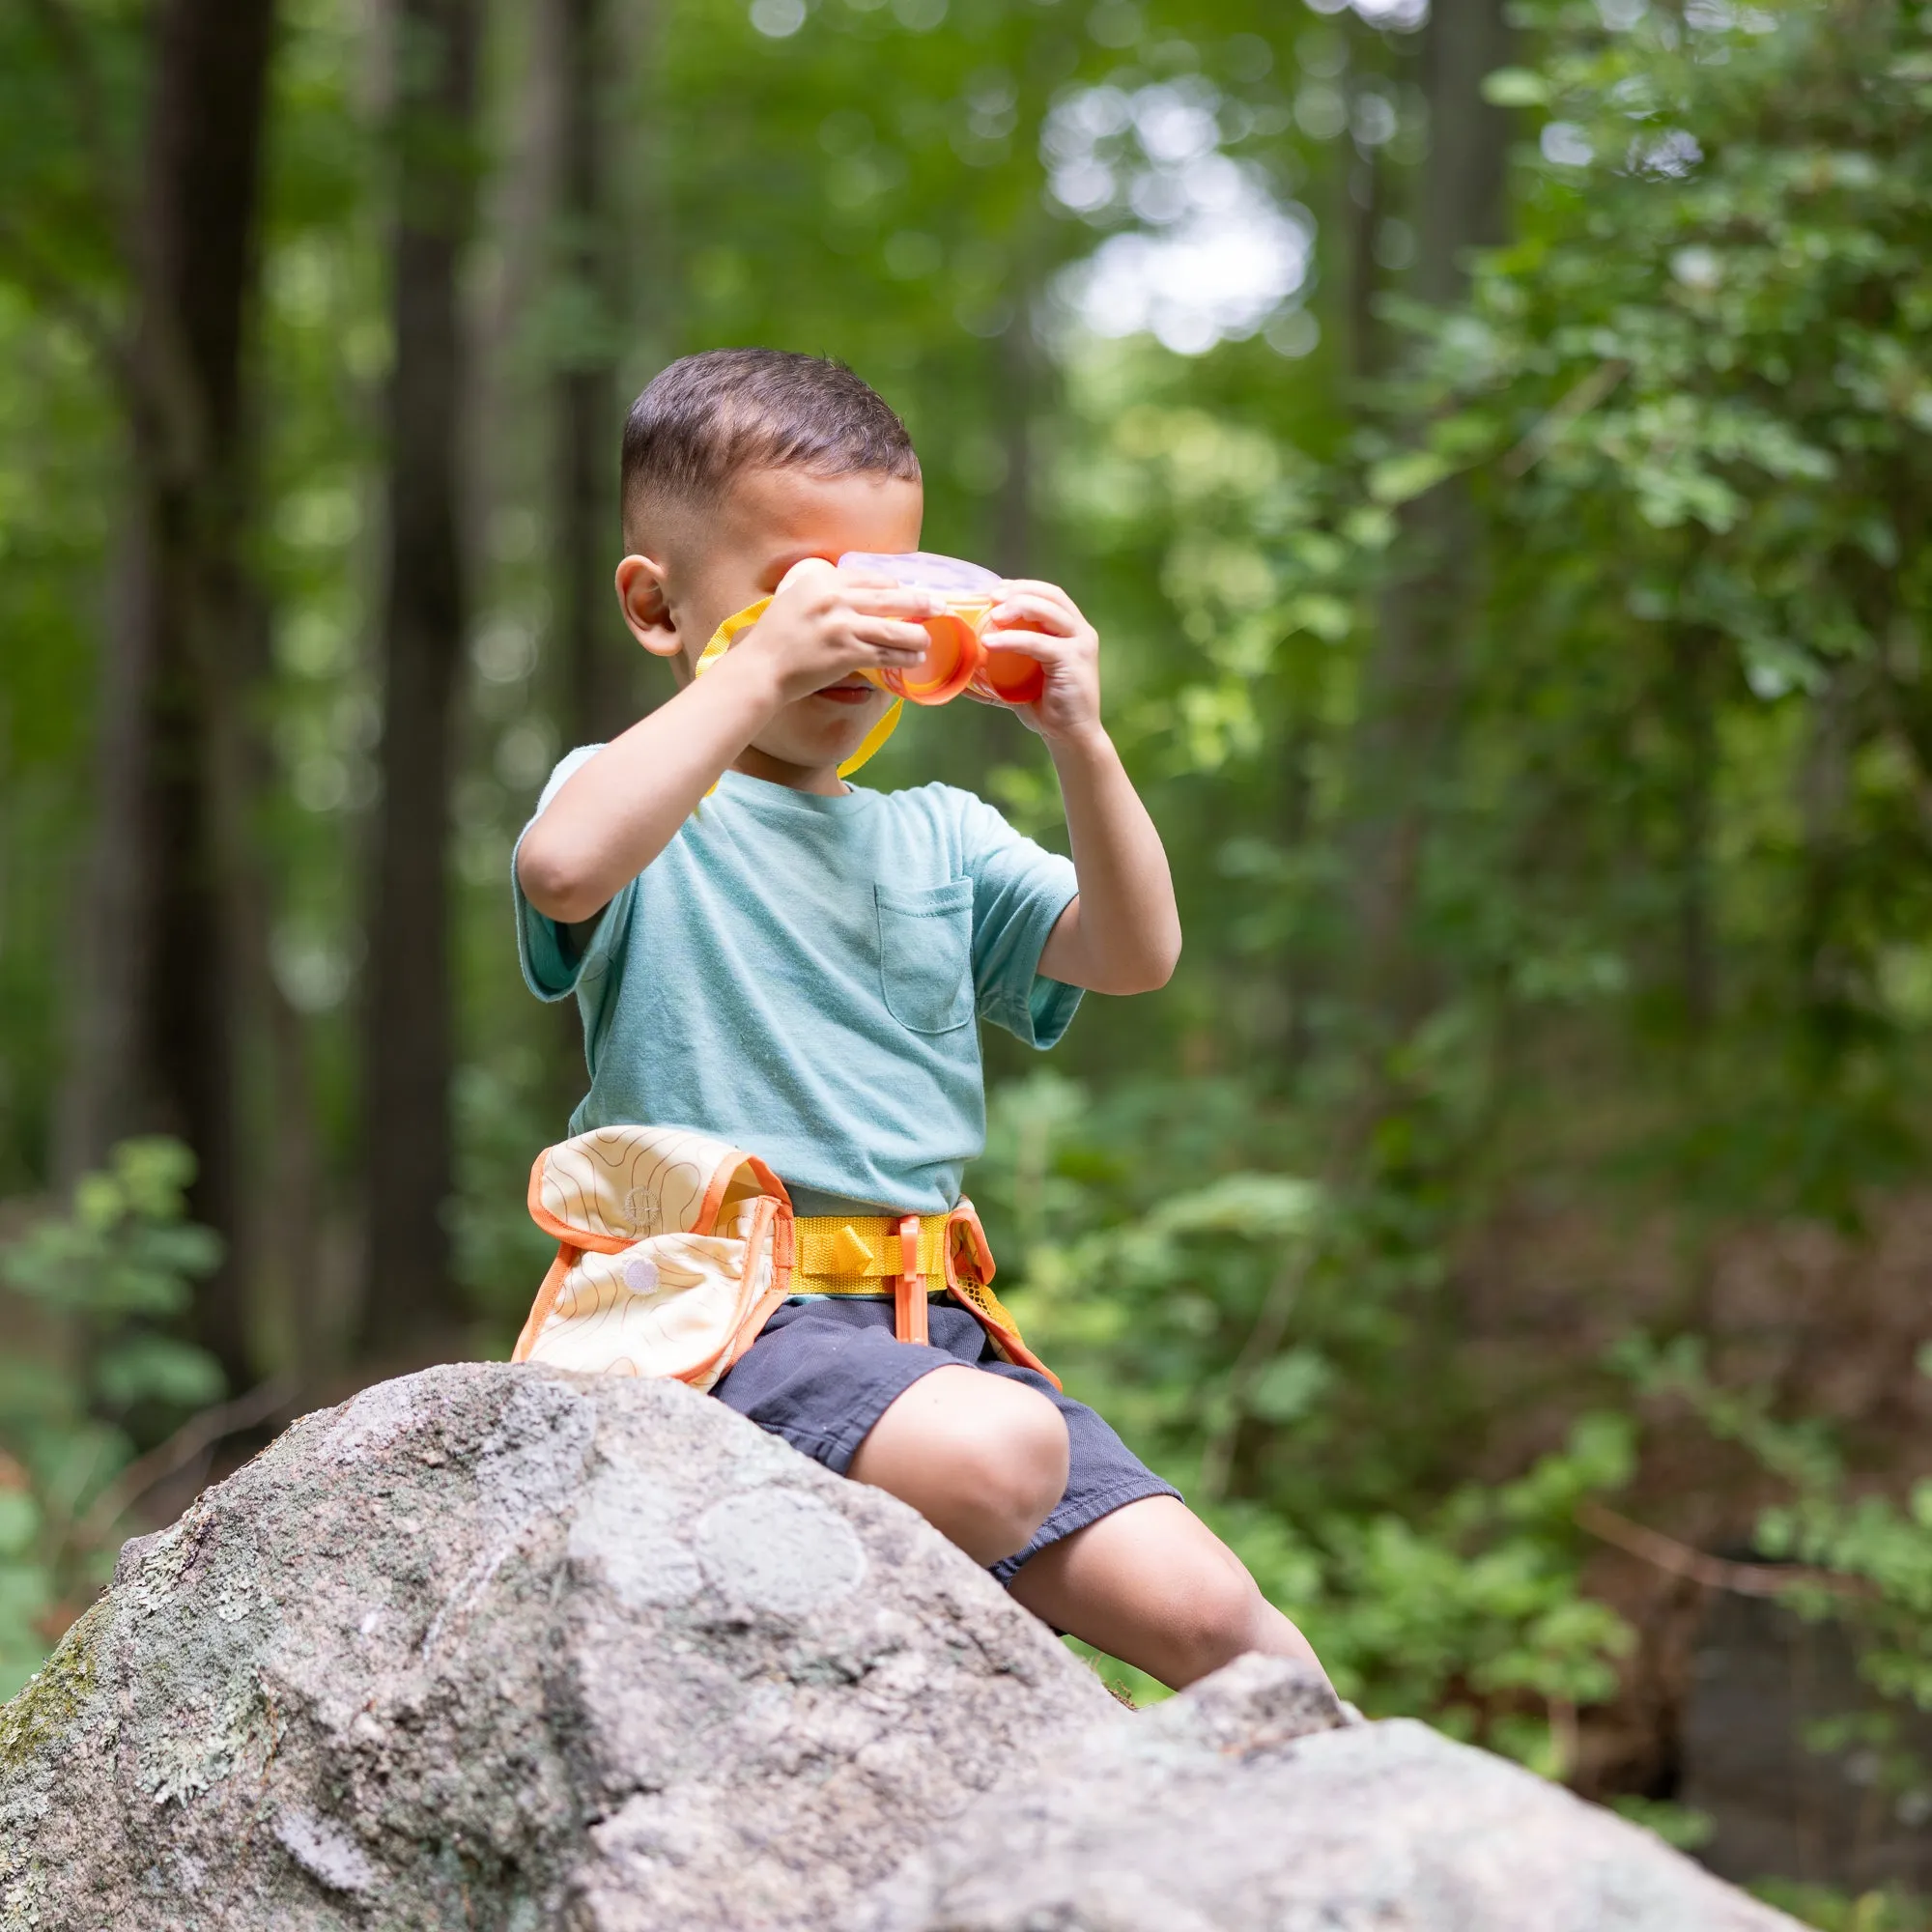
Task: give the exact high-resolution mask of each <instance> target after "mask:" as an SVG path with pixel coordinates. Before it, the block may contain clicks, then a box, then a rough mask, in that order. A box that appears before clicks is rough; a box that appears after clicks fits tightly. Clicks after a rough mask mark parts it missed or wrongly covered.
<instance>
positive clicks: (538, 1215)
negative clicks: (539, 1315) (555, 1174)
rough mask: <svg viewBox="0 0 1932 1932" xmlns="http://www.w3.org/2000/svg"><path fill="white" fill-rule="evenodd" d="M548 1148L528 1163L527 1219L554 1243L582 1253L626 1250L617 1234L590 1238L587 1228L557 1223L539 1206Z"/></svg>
mask: <svg viewBox="0 0 1932 1932" xmlns="http://www.w3.org/2000/svg"><path fill="white" fill-rule="evenodd" d="M550 1153H551V1151H550V1149H549V1148H545V1149H544V1151H543V1152H542V1153H540V1154H538V1155H537V1157H536V1159H535V1160H533V1161H532V1162H531V1163H530V1186H529V1192H528V1194H527V1195H526V1197H525V1201H524V1205H525V1206H526V1208H528V1209H529V1210H530V1219H531V1220H532V1221H534V1222H535V1223H536V1224H537V1226H538V1227H539V1228H541V1229H542V1230H543V1231H544V1233H545V1234H546V1235H549V1236H551V1237H552V1238H553V1239H554V1240H557V1241H561V1242H563V1243H564V1244H565V1245H566V1246H567V1247H573V1248H576V1249H577V1250H578V1251H579V1252H580V1253H582V1254H598V1255H614V1254H620V1253H621V1252H622V1251H623V1250H624V1249H625V1248H628V1247H629V1246H630V1245H631V1244H630V1242H629V1241H627V1240H626V1239H625V1238H624V1237H623V1236H621V1235H594V1234H592V1233H591V1232H590V1230H589V1229H588V1228H577V1227H573V1226H572V1225H571V1224H570V1223H569V1222H568V1221H559V1220H558V1219H557V1218H556V1216H555V1215H554V1214H553V1213H552V1212H551V1211H550V1209H549V1208H546V1207H545V1206H544V1205H543V1177H544V1163H545V1162H546V1161H547V1160H548V1159H549V1158H550Z"/></svg>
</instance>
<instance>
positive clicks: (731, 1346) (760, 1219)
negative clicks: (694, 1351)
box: [675, 1199, 784, 1382]
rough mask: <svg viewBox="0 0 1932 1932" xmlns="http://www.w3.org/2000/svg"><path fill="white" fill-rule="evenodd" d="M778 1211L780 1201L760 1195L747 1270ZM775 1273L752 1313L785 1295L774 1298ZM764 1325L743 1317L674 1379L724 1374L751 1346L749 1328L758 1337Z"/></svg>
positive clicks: (748, 1242) (747, 1252) (747, 1250)
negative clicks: (771, 1282)
mask: <svg viewBox="0 0 1932 1932" xmlns="http://www.w3.org/2000/svg"><path fill="white" fill-rule="evenodd" d="M778 1211H779V1209H778V1203H777V1202H775V1201H768V1200H762V1199H761V1200H760V1201H759V1203H758V1205H757V1208H756V1210H755V1211H754V1212H753V1216H752V1229H751V1233H750V1234H748V1235H747V1236H746V1237H745V1267H746V1269H747V1271H748V1272H749V1271H750V1269H751V1266H752V1264H753V1262H754V1261H755V1260H756V1259H757V1255H758V1250H759V1248H760V1247H761V1246H762V1245H763V1243H764V1239H765V1236H766V1235H767V1234H772V1233H775V1230H774V1229H773V1227H772V1222H773V1217H774V1216H775V1215H776V1214H777V1213H778ZM772 1273H773V1288H772V1289H768V1290H767V1291H766V1292H765V1293H763V1294H761V1295H760V1296H759V1297H758V1299H757V1301H756V1302H755V1303H754V1304H753V1314H756V1312H757V1310H758V1309H759V1308H761V1307H763V1306H764V1304H765V1303H766V1302H768V1301H769V1302H771V1305H772V1307H773V1308H776V1307H777V1306H778V1301H781V1300H783V1298H784V1297H783V1296H782V1295H780V1296H779V1297H778V1300H777V1301H775V1300H773V1299H772V1295H773V1291H774V1290H775V1289H776V1287H777V1275H778V1270H777V1268H776V1266H774V1268H773V1270H772ZM765 1313H766V1320H769V1319H770V1315H771V1310H770V1309H766V1311H765ZM764 1325H765V1324H764V1321H760V1322H759V1323H758V1324H757V1327H756V1328H753V1327H752V1324H751V1318H750V1317H749V1316H748V1317H747V1318H746V1319H745V1320H744V1321H741V1322H739V1324H738V1326H737V1327H736V1328H735V1329H734V1330H733V1331H732V1332H731V1333H730V1334H729V1335H727V1336H726V1337H725V1340H724V1341H723V1342H721V1343H720V1344H719V1346H718V1347H717V1348H715V1349H714V1350H712V1351H711V1352H710V1354H708V1355H706V1356H705V1358H704V1359H703V1360H702V1361H701V1362H694V1363H693V1364H692V1365H691V1367H690V1368H688V1369H686V1370H684V1371H683V1373H682V1374H680V1375H679V1376H677V1377H676V1378H675V1379H677V1380H678V1381H681V1382H695V1381H696V1380H697V1378H699V1377H700V1376H703V1375H705V1374H707V1373H709V1372H711V1371H712V1370H714V1369H715V1370H716V1371H717V1373H718V1374H719V1375H721V1376H722V1375H723V1374H724V1373H725V1369H726V1368H728V1367H729V1366H730V1365H731V1363H733V1362H735V1361H736V1360H737V1359H738V1357H739V1355H741V1354H742V1353H743V1352H744V1350H745V1349H749V1348H750V1347H751V1346H752V1344H751V1342H750V1341H746V1340H744V1337H745V1332H746V1330H747V1329H748V1328H750V1329H751V1333H752V1337H753V1339H755V1338H756V1336H757V1332H758V1328H762V1327H763V1326H764ZM741 1343H742V1345H743V1346H742V1347H741V1346H740V1344H741ZM721 1364H722V1366H721Z"/></svg>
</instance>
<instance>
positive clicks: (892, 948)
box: [872, 879, 973, 1033]
mask: <svg viewBox="0 0 1932 1932" xmlns="http://www.w3.org/2000/svg"><path fill="white" fill-rule="evenodd" d="M872 892H873V895H874V897H875V898H876V900H877V903H878V912H879V981H880V988H881V990H882V992H883V993H884V995H885V1001H886V1010H887V1011H888V1012H889V1013H891V1014H892V1016H893V1017H894V1019H895V1020H897V1021H898V1023H899V1024H900V1025H901V1026H902V1027H905V1028H907V1029H909V1030H910V1031H911V1032H913V1033H951V1032H952V1030H953V1029H954V1028H955V1027H963V1026H964V1025H965V1024H966V1023H967V1022H968V1021H969V1020H970V1019H971V1018H972V1017H973V881H972V880H971V879H952V880H950V881H949V882H948V883H947V884H945V885H943V886H928V887H926V888H925V890H924V891H923V892H916V893H901V892H894V891H892V890H890V889H889V888H888V887H885V886H874V887H873V888H872Z"/></svg>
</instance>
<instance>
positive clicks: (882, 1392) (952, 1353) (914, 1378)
mask: <svg viewBox="0 0 1932 1932" xmlns="http://www.w3.org/2000/svg"><path fill="white" fill-rule="evenodd" d="M967 1319H968V1320H969V1321H970V1319H971V1318H970V1317H968V1318H967ZM935 1328H937V1324H935ZM974 1332H975V1336H976V1337H977V1334H978V1332H979V1331H978V1328H977V1324H976V1326H975V1331H974ZM949 1340H952V1337H951V1335H950V1332H949V1333H936V1334H935V1337H934V1342H935V1344H940V1345H942V1346H926V1345H924V1344H921V1343H914V1342H900V1341H898V1340H897V1339H896V1338H895V1336H894V1334H893V1329H892V1318H891V1312H890V1308H889V1307H888V1309H887V1310H886V1311H885V1315H884V1320H883V1321H880V1320H879V1319H878V1318H877V1316H876V1314H875V1312H874V1311H873V1310H871V1309H870V1308H869V1307H868V1306H866V1305H851V1304H845V1305H841V1304H838V1303H831V1304H827V1303H804V1304H787V1305H786V1306H784V1307H782V1308H781V1309H780V1310H779V1311H778V1313H777V1314H776V1315H774V1316H773V1318H772V1320H771V1321H769V1322H768V1323H767V1324H766V1325H765V1329H764V1332H763V1333H762V1334H760V1335H759V1337H758V1339H757V1340H756V1341H755V1342H753V1344H752V1346H751V1348H750V1349H749V1350H747V1351H746V1352H745V1354H744V1355H743V1357H742V1358H741V1359H740V1360H739V1361H738V1362H736V1363H735V1364H734V1365H733V1366H732V1368H731V1369H730V1371H729V1372H728V1373H727V1374H726V1375H725V1376H724V1377H723V1378H721V1379H720V1381H719V1383H718V1385H717V1387H716V1388H714V1389H713V1390H712V1393H713V1394H714V1395H715V1396H717V1398H718V1399H719V1400H720V1401H721V1402H723V1403H724V1404H725V1406H727V1407H729V1408H735V1409H736V1410H737V1411H738V1412H739V1414H741V1415H743V1416H745V1417H747V1418H748V1419H749V1420H751V1421H753V1422H755V1423H756V1424H757V1425H758V1427H759V1428H760V1429H764V1430H768V1431H770V1432H771V1434H772V1435H779V1436H782V1437H783V1438H784V1440H785V1441H787V1442H789V1443H790V1444H791V1446H792V1447H793V1448H794V1449H796V1450H798V1451H799V1452H800V1454H802V1455H806V1456H810V1458H811V1459H812V1461H813V1462H814V1463H824V1464H825V1466H826V1467H827V1468H828V1469H830V1470H832V1471H833V1472H834V1473H835V1474H837V1475H840V1476H843V1475H846V1474H849V1473H850V1469H851V1463H852V1458H853V1457H854V1455H855V1454H857V1452H858V1449H859V1445H860V1444H861V1443H862V1442H863V1441H864V1440H865V1439H866V1437H867V1435H869V1434H870V1433H871V1430H872V1427H873V1425H874V1424H875V1423H876V1422H877V1421H878V1419H879V1418H880V1417H881V1416H882V1415H884V1414H885V1412H886V1411H887V1409H889V1408H890V1407H891V1406H893V1404H894V1403H895V1402H896V1401H897V1400H898V1399H899V1397H900V1396H902V1395H904V1394H905V1392H906V1391H907V1390H908V1389H909V1388H911V1387H913V1385H914V1384H915V1383H917V1382H919V1381H920V1380H922V1379H923V1378H925V1377H927V1376H929V1375H931V1374H932V1373H933V1371H934V1370H935V1369H943V1368H950V1367H958V1366H960V1364H961V1360H962V1358H961V1355H960V1353H959V1352H958V1351H957V1348H958V1345H957V1344H956V1343H955V1346H954V1347H952V1348H948V1347H946V1346H943V1344H944V1343H945V1342H947V1341H949Z"/></svg>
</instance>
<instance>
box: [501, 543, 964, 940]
mask: <svg viewBox="0 0 1932 1932" xmlns="http://www.w3.org/2000/svg"><path fill="white" fill-rule="evenodd" d="M939 609H940V604H939V600H938V599H936V598H934V597H933V596H931V595H930V594H928V593H927V592H925V591H923V590H909V589H906V588H903V587H902V586H900V585H897V584H889V583H887V582H885V581H884V580H883V579H881V580H876V581H868V580H867V579H865V578H862V577H860V576H859V575H857V574H856V573H853V572H840V571H838V570H835V569H834V568H833V567H832V565H831V564H829V563H825V562H823V561H822V560H820V559H817V558H810V559H808V560H807V562H805V563H803V564H800V565H798V566H796V567H795V568H794V569H793V570H791V571H790V572H788V573H787V575H786V577H785V580H784V582H782V583H781V585H780V586H779V590H778V594H777V595H776V596H775V597H774V598H773V599H772V605H771V609H770V610H769V611H766V612H765V614H764V615H763V616H762V617H761V618H760V619H759V620H758V622H757V623H756V625H754V626H753V629H752V630H751V631H750V632H748V633H747V634H746V636H745V638H744V639H743V641H742V642H741V643H739V644H738V645H737V646H736V647H735V648H734V649H732V650H730V651H728V652H726V653H725V657H724V658H723V659H722V660H721V661H720V662H719V663H718V664H716V665H714V666H713V667H712V668H711V669H710V670H708V671H707V672H706V673H705V674H704V675H703V676H702V677H700V678H695V679H694V680H693V681H692V682H691V683H690V684H688V685H686V686H685V687H684V689H683V690H682V691H680V692H679V693H678V694H677V696H675V697H673V698H671V699H670V700H669V701H668V702H667V703H665V704H661V705H659V706H658V708H657V709H656V710H655V711H653V712H651V713H650V715H649V716H648V717H645V718H642V719H639V722H638V723H637V724H635V725H632V726H631V728H630V729H629V730H628V731H626V732H625V733H624V734H623V735H622V736H621V737H618V738H613V739H612V740H611V743H610V744H608V745H607V746H605V748H604V749H603V750H602V751H601V752H599V753H598V754H597V755H596V756H595V757H594V758H592V759H590V760H589V761H588V762H587V763H586V764H584V765H583V766H582V768H581V769H579V770H578V771H576V772H574V773H573V774H572V775H571V778H570V781H569V782H568V783H567V784H566V785H565V786H564V787H563V789H562V790H561V791H559V792H558V793H557V795H556V796H555V797H554V799H552V800H551V802H550V804H549V805H548V806H546V807H545V808H544V811H543V815H542V817H540V818H539V819H538V820H537V821H536V823H535V824H534V825H532V826H531V827H530V828H529V830H528V831H527V832H526V833H525V835H524V839H523V843H522V845H521V846H520V847H519V848H518V852H517V879H518V882H519V883H520V884H521V885H522V887H523V889H524V895H525V897H526V898H527V899H528V900H529V902H530V904H531V905H533V906H534V907H535V908H536V909H537V911H538V912H540V913H542V914H543V915H544V916H545V917H546V918H549V919H554V920H555V921H556V922H557V923H559V924H563V925H574V924H578V923H581V922H582V921H584V920H588V919H591V918H594V917H595V916H596V914H598V913H599V912H601V911H602V910H603V908H604V907H605V906H606V905H608V904H609V903H610V902H611V898H612V897H613V896H614V895H616V893H617V892H618V890H619V889H620V888H621V887H622V886H623V885H625V884H626V883H627V882H628V881H629V880H631V879H634V878H636V877H637V875H638V874H639V872H641V871H642V870H643V869H644V867H646V866H648V865H649V864H650V863H651V861H652V860H653V859H655V858H656V857H657V856H658V854H659V853H660V852H662V851H663V850H664V848H665V847H666V846H667V845H668V844H669V843H670V841H671V839H672V838H675V837H676V835H677V830H678V828H679V827H680V826H681V825H682V824H683V823H684V821H685V820H686V819H687V818H689V817H690V816H691V814H692V812H693V811H694V810H696V807H697V804H698V801H699V800H700V799H702V798H703V797H704V795H705V793H706V792H708V791H709V790H710V789H711V788H712V786H713V785H715V784H716V783H717V782H718V780H719V777H720V776H721V774H723V773H724V771H725V769H726V767H728V766H729V765H730V763H731V762H732V760H733V759H735V758H736V757H737V756H738V755H739V753H742V752H743V751H744V749H745V748H746V746H747V745H749V744H750V743H751V742H752V740H753V738H755V737H756V736H757V734H758V732H759V731H760V730H761V729H763V727H764V726H765V725H767V724H768V723H769V722H770V721H771V719H772V718H773V717H774V716H775V715H776V714H777V713H778V712H779V711H781V709H783V707H784V706H785V705H787V704H791V703H795V702H796V701H797V700H798V699H799V698H801V697H806V696H810V694H811V693H812V692H814V691H822V690H823V689H824V688H825V687H826V686H827V685H829V684H837V683H838V680H839V679H840V678H842V677H849V676H850V675H851V674H852V672H854V671H856V670H875V669H880V668H888V667H890V668H910V667H911V666H913V665H916V664H918V663H919V661H920V660H921V658H923V656H924V654H925V651H926V647H927V645H928V644H929V642H930V639H928V638H927V636H926V634H925V631H924V630H923V627H922V625H921V623H920V622H919V620H920V619H921V618H923V617H927V616H931V615H934V614H935V613H936V612H937V611H939Z"/></svg>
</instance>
